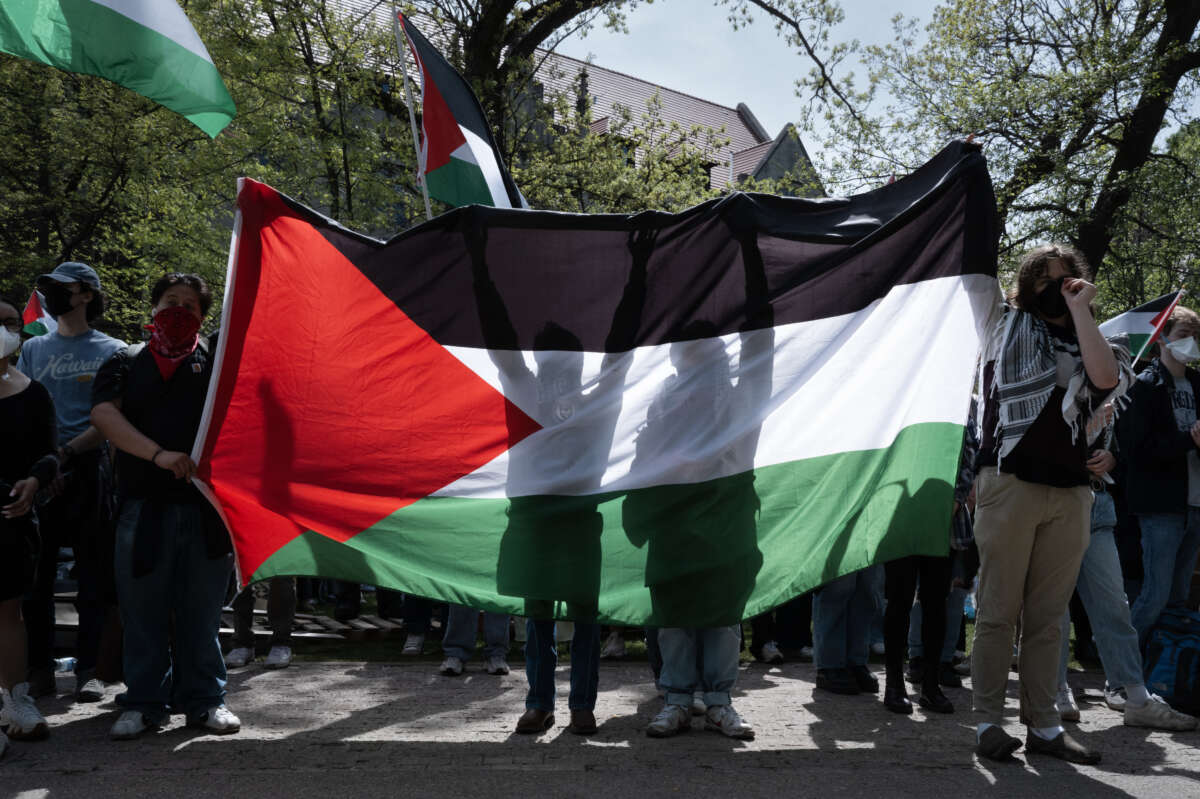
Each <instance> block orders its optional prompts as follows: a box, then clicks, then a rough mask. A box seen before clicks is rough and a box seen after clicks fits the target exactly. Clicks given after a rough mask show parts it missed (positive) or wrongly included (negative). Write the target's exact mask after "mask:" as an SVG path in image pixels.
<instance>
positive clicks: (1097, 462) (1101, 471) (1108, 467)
mask: <svg viewBox="0 0 1200 799" xmlns="http://www.w3.org/2000/svg"><path fill="white" fill-rule="evenodd" d="M1086 465H1087V470H1088V471H1089V472H1091V473H1092V474H1094V475H1096V476H1097V477H1103V476H1104V475H1106V474H1108V473H1109V472H1111V471H1112V470H1113V468H1114V467H1116V465H1117V459H1116V458H1115V457H1114V456H1113V454H1112V453H1111V452H1109V451H1108V450H1106V449H1098V450H1096V451H1095V452H1093V453H1092V457H1090V458H1088V460H1087V464H1086Z"/></svg>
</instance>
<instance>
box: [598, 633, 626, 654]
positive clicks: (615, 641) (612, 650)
mask: <svg viewBox="0 0 1200 799" xmlns="http://www.w3.org/2000/svg"><path fill="white" fill-rule="evenodd" d="M623 657H625V636H624V635H622V634H621V633H620V632H619V631H618V630H613V631H612V632H611V633H609V634H608V638H606V639H605V640H604V646H603V647H602V648H601V649H600V659H601V660H612V659H614V658H623Z"/></svg>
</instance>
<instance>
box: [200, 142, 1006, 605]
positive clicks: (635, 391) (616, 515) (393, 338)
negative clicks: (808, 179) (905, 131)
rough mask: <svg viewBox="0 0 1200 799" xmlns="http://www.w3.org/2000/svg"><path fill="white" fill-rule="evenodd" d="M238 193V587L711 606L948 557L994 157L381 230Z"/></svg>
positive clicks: (218, 417)
mask: <svg viewBox="0 0 1200 799" xmlns="http://www.w3.org/2000/svg"><path fill="white" fill-rule="evenodd" d="M238 208H239V211H238V220H237V223H236V225H237V226H236V230H235V238H234V244H233V252H232V253H231V259H230V272H229V275H228V282H227V284H226V285H227V286H228V290H227V293H226V296H225V310H224V314H223V317H222V329H221V335H220V339H219V346H218V353H217V370H218V371H217V377H216V378H215V379H214V381H213V384H212V389H211V392H210V396H209V401H208V408H207V410H206V416H205V418H206V421H205V424H204V425H203V426H202V432H201V435H200V437H199V438H198V440H197V446H196V450H195V452H194V455H195V457H196V459H197V462H198V463H199V464H200V466H199V477H200V479H201V480H202V481H203V482H204V483H205V484H207V485H206V489H205V490H206V491H208V492H209V493H210V494H211V496H212V498H213V499H214V501H215V502H216V504H217V506H218V507H219V508H220V509H221V511H222V513H223V515H224V517H225V519H226V521H227V524H228V526H229V529H230V530H231V532H232V536H233V540H234V543H235V548H236V551H237V557H238V563H239V573H240V576H241V579H242V581H243V582H249V581H257V580H262V579H266V578H268V577H271V576H275V575H320V576H324V577H335V578H340V579H345V580H350V581H355V582H362V583H370V584H375V585H382V586H388V587H392V588H396V589H400V590H403V591H406V592H410V593H413V594H417V595H420V596H426V597H433V598H437V599H440V600H446V601H450V602H457V603H462V604H465V605H468V606H472V607H482V608H487V609H491V610H496V611H501V612H513V613H526V612H529V608H530V607H532V608H533V609H534V610H538V609H541V610H540V611H539V612H546V613H550V612H553V613H555V614H557V615H559V616H560V617H573V618H584V617H592V616H594V615H598V617H599V618H601V619H603V620H606V621H609V622H613V623H620V624H631V625H633V624H642V623H645V622H647V621H649V622H652V623H655V624H660V625H661V624H668V625H710V624H726V623H731V622H733V621H737V620H738V619H741V618H743V617H745V616H749V615H753V614H756V613H760V612H762V611H764V610H767V609H768V608H770V607H773V606H775V605H778V604H780V603H782V602H784V601H786V600H788V599H790V598H791V597H793V596H796V595H797V594H800V593H802V592H804V591H806V590H809V589H811V588H813V587H815V586H817V585H820V584H822V583H824V582H826V581H828V580H830V579H832V578H834V577H837V576H839V575H842V574H846V573H849V572H852V571H855V570H857V569H861V568H863V567H865V566H867V565H870V564H873V563H878V562H881V561H886V560H889V559H893V558H898V557H901V556H904V555H908V554H912V553H924V554H930V555H938V554H942V555H944V554H945V553H946V552H947V547H948V541H949V527H950V511H951V509H952V506H953V483H954V480H955V476H956V474H957V471H958V459H959V451H960V449H961V445H962V438H963V429H964V423H965V421H966V419H967V412H968V405H969V401H970V396H971V387H972V383H973V380H974V376H975V364H976V357H977V354H978V351H979V345H980V340H981V331H982V330H985V329H986V324H987V322H986V320H987V319H988V318H990V317H991V316H992V315H993V314H994V312H995V311H996V309H997V308H998V307H999V303H1000V292H999V288H998V285H997V281H996V277H995V265H996V239H997V234H996V231H997V227H996V223H995V218H994V213H995V212H994V208H995V205H994V201H993V195H992V191H991V183H990V181H989V178H988V174H987V170H986V166H985V163H984V159H983V157H982V156H981V155H980V154H979V151H978V150H977V149H976V148H971V147H968V146H967V145H965V144H962V143H955V144H952V145H950V146H949V147H947V148H946V149H945V150H943V151H942V153H941V154H939V155H938V156H937V157H935V158H934V159H933V160H932V161H931V162H930V163H929V164H927V165H925V166H924V167H922V168H921V169H920V170H918V171H917V172H916V173H914V174H912V175H910V176H909V177H906V178H904V179H902V180H898V181H897V182H896V183H894V184H891V185H888V186H884V187H882V188H880V189H877V190H875V191H873V192H871V193H869V194H865V195H860V196H855V197H851V198H848V199H838V200H819V201H817V200H804V199H794V198H782V197H773V196H766V195H745V194H734V195H731V196H728V197H726V198H723V199H719V200H713V201H710V202H707V203H704V204H703V205H699V206H696V207H695V208H692V209H690V210H688V211H685V212H683V213H680V214H666V213H661V212H645V213H641V214H637V215H635V216H618V215H592V216H589V215H574V214H561V213H550V212H541V211H504V210H497V209H491V208H482V207H478V206H474V207H471V208H460V209H457V210H454V211H452V212H450V213H447V214H444V215H442V216H440V217H438V218H436V219H434V220H432V221H430V222H427V223H425V224H423V225H421V226H419V227H416V228H413V229H411V230H409V231H407V232H405V233H403V234H401V235H399V236H397V237H396V238H394V239H392V240H390V241H387V242H383V241H377V240H374V239H370V238H367V237H365V236H361V235H358V234H355V233H352V232H350V231H348V230H346V229H344V228H342V227H339V226H338V225H337V224H336V223H334V222H332V221H330V220H328V219H326V218H323V217H321V216H319V215H318V214H317V213H315V212H313V211H311V210H308V209H306V208H303V207H301V206H299V205H298V204H296V203H295V202H293V201H291V200H289V199H288V198H286V197H283V196H281V195H280V194H278V193H277V192H275V191H274V190H272V189H271V188H269V187H267V186H265V185H263V184H260V183H255V182H253V181H251V180H246V179H244V180H243V181H242V182H241V184H240V190H239V199H238ZM527 602H531V603H533V604H532V605H527V604H526V603H527ZM551 608H552V610H551Z"/></svg>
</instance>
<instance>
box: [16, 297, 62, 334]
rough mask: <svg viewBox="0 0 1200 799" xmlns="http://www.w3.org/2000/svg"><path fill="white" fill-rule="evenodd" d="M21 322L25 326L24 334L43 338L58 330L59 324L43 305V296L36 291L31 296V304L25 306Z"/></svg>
mask: <svg viewBox="0 0 1200 799" xmlns="http://www.w3.org/2000/svg"><path fill="white" fill-rule="evenodd" d="M21 322H22V324H24V326H25V327H24V332H25V334H26V335H28V336H42V335H45V334H46V333H53V332H54V331H55V330H58V322H56V321H54V317H53V316H51V315H50V314H48V313H46V308H45V306H44V305H42V295H41V294H40V293H39V292H37V291H36V290H35V291H34V292H33V293H32V294H30V295H29V302H27V303H26V304H25V312H24V313H23V314H21Z"/></svg>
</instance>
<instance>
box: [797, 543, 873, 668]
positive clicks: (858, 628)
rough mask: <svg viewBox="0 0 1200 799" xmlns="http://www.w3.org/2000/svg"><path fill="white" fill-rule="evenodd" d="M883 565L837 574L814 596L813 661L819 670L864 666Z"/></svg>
mask: <svg viewBox="0 0 1200 799" xmlns="http://www.w3.org/2000/svg"><path fill="white" fill-rule="evenodd" d="M882 583H883V567H882V566H869V567H867V568H865V569H862V570H860V571H856V572H854V573H853V574H847V575H845V576H844V577H839V578H837V579H836V580H833V581H832V582H828V583H826V584H825V585H823V586H821V587H820V588H819V589H817V592H816V593H815V594H814V595H813V660H814V661H816V664H817V668H818V669H844V668H847V667H850V666H865V665H866V664H867V655H868V654H869V652H870V647H871V625H872V623H873V620H874V618H875V613H876V602H875V595H876V592H877V586H879V585H880V584H882Z"/></svg>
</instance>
